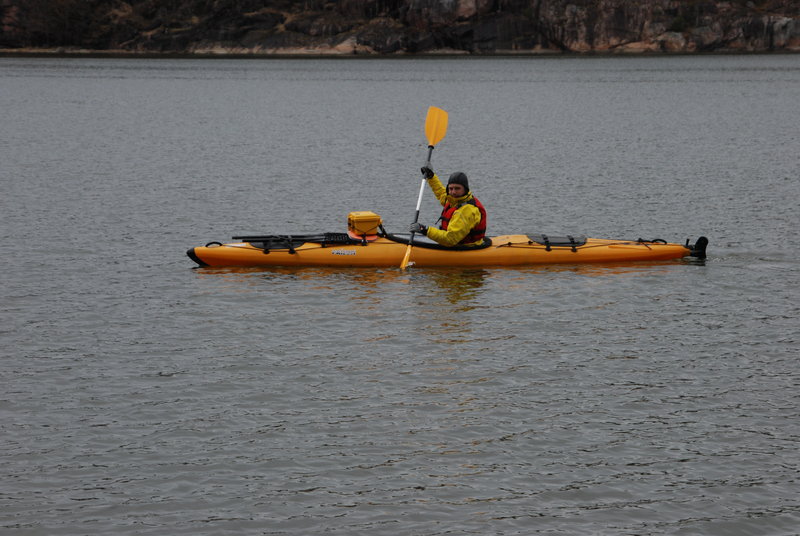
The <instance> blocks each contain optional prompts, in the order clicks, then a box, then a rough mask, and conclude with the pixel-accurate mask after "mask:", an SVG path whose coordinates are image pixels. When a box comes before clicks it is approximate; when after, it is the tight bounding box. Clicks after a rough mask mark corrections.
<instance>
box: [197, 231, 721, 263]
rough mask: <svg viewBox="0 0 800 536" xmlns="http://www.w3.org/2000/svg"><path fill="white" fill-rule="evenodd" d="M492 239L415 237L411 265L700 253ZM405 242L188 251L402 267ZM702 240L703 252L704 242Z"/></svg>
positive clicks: (633, 244)
mask: <svg viewBox="0 0 800 536" xmlns="http://www.w3.org/2000/svg"><path fill="white" fill-rule="evenodd" d="M570 240H572V238H571V237H570ZM700 240H705V239H704V238H701V239H700ZM700 240H698V243H699V242H700ZM489 241H490V242H491V244H490V245H486V246H484V247H481V248H478V249H451V248H450V249H449V248H441V247H438V246H436V245H435V244H432V243H430V241H428V240H427V239H424V238H423V239H420V238H415V239H414V245H413V247H412V249H411V256H410V261H409V265H413V266H417V267H445V266H446V267H489V266H525V265H543V264H584V263H618V262H623V263H624V262H641V261H664V260H671V259H680V258H683V257H687V256H692V255H694V256H700V255H699V254H698V250H697V248H696V247H694V246H689V245H688V243H687V245H681V244H675V243H665V242H663V241H652V242H651V241H642V240H637V241H630V240H612V239H599V238H586V239H582V240H580V241H573V242H572V243H569V244H563V242H562V243H561V245H552V244H550V243H544V244H543V243H539V242H536V241H534V240H532V239H531V238H530V237H529V236H528V235H501V236H494V237H491V239H490V240H489ZM489 241H487V242H489ZM407 242H408V239H407V238H406V239H403V238H402V237H398V236H387V235H383V236H373V237H369V239H367V238H366V237H365V238H364V239H363V240H361V241H357V240H352V241H351V242H350V243H339V244H328V243H325V242H324V241H322V240H318V241H305V242H297V241H296V240H295V241H294V242H292V241H288V242H287V243H286V244H283V245H282V244H280V243H277V244H275V243H273V242H270V243H266V242H258V241H252V242H251V241H243V242H232V243H227V244H221V243H218V242H214V243H210V244H208V245H206V246H203V247H195V248H191V249H190V250H189V251H187V254H188V255H189V257H190V258H192V259H193V260H194V261H195V262H196V263H197V264H198V265H200V266H208V267H259V266H263V267H269V266H282V267H292V266H295V267H299V266H334V267H391V266H395V267H399V266H400V263H401V262H402V260H403V256H404V255H405V252H406V249H407V248H408V244H407ZM706 242H707V241H706ZM702 246H703V247H702V253H703V256H705V244H702Z"/></svg>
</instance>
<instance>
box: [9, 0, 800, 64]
mask: <svg viewBox="0 0 800 536" xmlns="http://www.w3.org/2000/svg"><path fill="white" fill-rule="evenodd" d="M165 6H166V7H165ZM0 22H1V23H2V24H1V25H0V54H6V55H9V54H20V55H30V54H36V55H113V56H164V55H170V56H190V57H216V56H224V57H306V56H312V57H354V56H357V57H374V56H380V57H395V56H400V57H406V56H451V55H473V56H493V55H506V56H521V55H562V54H575V55H609V54H698V53H763V52H800V5H798V3H797V2H793V1H790V0H773V1H762V2H751V1H748V2H741V1H728V2H721V1H717V2H703V1H699V0H689V1H675V0H651V1H647V2H643V1H642V2H639V1H623V0H591V1H590V0H583V1H578V0H572V1H566V0H527V1H521V0H339V1H337V2H332V1H325V0H306V1H299V2H298V1H292V0H270V1H266V0H209V1H200V0H178V1H173V2H156V1H155V0H131V1H128V2H123V1H119V0H117V1H102V0H95V1H88V2H87V1H85V0H27V1H25V2H22V1H21V0H0Z"/></svg>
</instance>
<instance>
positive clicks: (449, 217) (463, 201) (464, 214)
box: [409, 165, 486, 247]
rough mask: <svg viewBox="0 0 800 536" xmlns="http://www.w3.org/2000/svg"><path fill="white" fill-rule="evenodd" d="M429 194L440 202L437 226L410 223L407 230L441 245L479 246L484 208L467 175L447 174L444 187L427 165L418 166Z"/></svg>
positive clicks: (457, 172) (481, 241)
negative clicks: (430, 192) (473, 192)
mask: <svg viewBox="0 0 800 536" xmlns="http://www.w3.org/2000/svg"><path fill="white" fill-rule="evenodd" d="M422 176H423V177H425V179H426V180H427V181H428V186H430V187H431V190H433V195H435V196H436V199H438V200H439V202H440V203H441V204H442V207H443V208H442V215H441V217H440V218H439V219H440V220H441V222H442V223H441V224H440V226H439V229H435V228H433V227H428V226H426V225H422V224H421V223H416V222H415V223H412V224H411V227H410V228H409V231H410V232H412V233H419V234H423V235H425V236H427V237H428V238H430V239H431V240H433V241H434V242H437V243H439V244H441V245H443V246H447V247H453V246H479V245H481V244H482V243H483V237H484V236H485V235H486V209H484V208H483V205H482V204H481V202H480V201H478V198H476V197H475V196H474V195H472V192H471V191H470V189H469V180H468V179H467V176H466V175H465V174H464V173H463V172H461V171H456V172H455V173H453V174H452V175H450V179H449V180H448V181H447V188H445V187H444V186H442V181H440V180H439V177H438V176H437V175H436V174H435V173H434V172H433V170H432V169H431V168H430V166H427V165H426V166H424V167H423V168H422Z"/></svg>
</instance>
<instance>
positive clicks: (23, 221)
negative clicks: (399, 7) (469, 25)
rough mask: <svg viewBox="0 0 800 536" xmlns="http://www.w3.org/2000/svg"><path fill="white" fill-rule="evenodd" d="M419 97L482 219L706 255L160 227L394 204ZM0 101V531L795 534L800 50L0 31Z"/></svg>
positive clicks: (404, 209)
mask: <svg viewBox="0 0 800 536" xmlns="http://www.w3.org/2000/svg"><path fill="white" fill-rule="evenodd" d="M432 105H433V106H439V107H441V108H443V109H445V110H447V111H448V113H449V128H448V131H447V136H446V138H445V139H444V140H443V141H442V142H441V143H440V144H439V145H437V147H436V150H435V151H434V153H433V159H432V163H433V167H434V169H436V170H437V171H438V172H439V173H440V174H442V175H443V176H447V175H449V174H450V173H451V172H453V171H456V170H462V171H464V172H466V173H467V174H468V175H469V177H470V184H471V186H472V188H473V190H474V192H475V193H476V195H477V196H478V197H479V198H480V199H481V201H482V202H483V203H484V205H485V206H486V207H487V210H488V212H489V234H490V235H491V234H505V233H509V232H529V233H536V232H545V233H549V234H553V235H564V234H583V235H588V236H592V237H598V238H632V239H635V238H639V237H642V238H645V239H654V238H661V239H666V240H668V241H671V242H672V241H674V242H681V243H683V242H684V241H685V240H686V239H691V240H692V241H694V240H695V239H696V238H697V237H698V236H700V235H706V236H708V238H709V240H710V245H709V248H708V253H709V256H708V259H706V261H704V262H697V261H694V262H691V261H673V262H665V263H639V264H635V265H630V266H604V265H598V266H558V267H532V268H518V269H508V268H505V269H501V268H486V269H482V270H474V269H473V270H462V269H436V270H434V269H423V268H416V269H415V268H411V269H409V270H407V271H405V272H403V271H400V270H399V269H349V270H333V269H271V270H267V269H264V270H220V269H217V270H212V269H198V268H195V267H194V263H193V262H192V261H191V260H190V259H189V258H188V257H186V255H185V251H186V250H187V249H188V248H190V247H193V246H197V245H203V244H205V243H206V242H209V241H212V240H220V241H222V240H228V239H230V237H231V236H233V235H247V234H283V233H295V234H296V233H315V232H320V231H329V232H341V231H343V230H344V229H345V228H346V222H347V214H348V213H349V212H351V211H360V210H372V211H375V212H377V213H378V214H380V215H381V216H382V218H383V221H384V225H385V227H386V228H387V230H389V231H390V232H391V231H397V232H403V231H405V230H406V229H407V227H408V224H409V223H410V222H411V221H412V220H413V217H414V209H415V204H416V198H417V192H418V188H419V184H420V173H419V167H420V165H421V164H422V163H423V162H424V160H425V156H426V154H427V149H426V140H425V137H424V130H423V126H424V120H425V113H426V110H427V108H428V106H432ZM0 107H1V108H0V109H2V111H3V118H2V121H0V157H2V158H1V161H2V165H1V166H0V170H2V171H1V172H0V187H1V188H2V191H1V192H2V195H1V196H0V213H1V214H2V230H3V237H4V240H3V241H2V243H1V244H0V252H2V258H3V268H4V269H3V270H2V272H0V282H1V283H2V301H3V306H2V309H0V314H1V315H2V317H0V318H2V324H1V325H2V327H0V333H2V338H3V345H2V350H0V378H1V379H2V384H1V385H2V387H0V416H2V418H1V419H0V432H2V440H0V445H1V446H2V456H0V482H2V483H1V484H0V529H2V530H1V531H2V532H4V533H13V534H20V535H28V534H30V535H40V534H41V535H49V534H60V535H94V534H111V533H114V534H124V535H134V534H135V535H163V534H170V535H182V534H186V535H189V534H191V535H197V534H213V535H218V534H237V535H242V534H275V535H277V534H293V535H294V534H323V533H324V534H332V535H334V534H335V535H357V534H364V535H371V536H372V535H398V534H413V535H426V536H427V535H443V534H458V535H467V534H476V535H487V534H504V535H511V534H520V535H523V534H565V535H574V534H608V535H641V534H648V535H667V534H668V535H682V534H686V535H689V534H691V535H697V534H705V535H715V536H718V535H721V534H724V535H762V534H770V535H790V534H796V533H797V527H798V526H800V491H799V490H798V485H797V475H798V464H799V462H800V456H799V455H798V447H800V411H798V387H800V375H799V374H798V366H797V356H798V347H799V346H800V328H799V327H798V320H797V319H798V316H800V291H798V288H800V268H798V261H800V253H798V248H797V246H796V245H794V244H790V243H788V242H790V241H791V240H792V239H794V237H795V235H796V234H797V231H798V229H800V216H798V208H799V203H798V199H800V178H799V177H800V133H799V129H798V126H799V123H798V118H799V117H800V56H797V55H747V56H694V57H624V58H623V57H597V58H427V59H370V60H357V59H271V60H243V59H236V60H233V59H230V60H229V59H216V60H213V59H196V60H188V59H186V60H184V59H114V58H20V57H17V58H9V57H6V58H0ZM438 212H439V210H438V208H437V206H436V202H435V200H434V198H433V196H432V195H431V194H430V193H429V192H426V195H425V198H424V199H423V204H422V210H421V216H420V221H422V222H423V223H426V224H429V225H430V224H433V223H434V221H435V220H436V218H437V217H438ZM787 241H788V242H787Z"/></svg>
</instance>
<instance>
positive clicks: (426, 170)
mask: <svg viewBox="0 0 800 536" xmlns="http://www.w3.org/2000/svg"><path fill="white" fill-rule="evenodd" d="M420 171H421V172H422V176H423V177H425V179H427V180H430V179H432V178H433V170H432V169H431V166H429V165H428V164H425V165H424V166H422V168H420Z"/></svg>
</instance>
